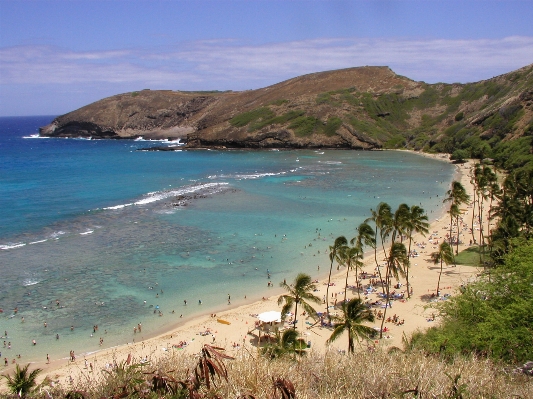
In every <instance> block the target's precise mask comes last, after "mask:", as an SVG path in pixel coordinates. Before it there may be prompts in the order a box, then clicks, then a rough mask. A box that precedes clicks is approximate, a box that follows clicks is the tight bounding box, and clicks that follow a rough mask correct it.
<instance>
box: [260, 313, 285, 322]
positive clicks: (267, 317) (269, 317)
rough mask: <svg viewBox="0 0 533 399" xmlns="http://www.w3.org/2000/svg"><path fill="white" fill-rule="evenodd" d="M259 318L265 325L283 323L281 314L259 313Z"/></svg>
mask: <svg viewBox="0 0 533 399" xmlns="http://www.w3.org/2000/svg"><path fill="white" fill-rule="evenodd" d="M257 318H258V319H259V320H260V321H262V322H263V323H270V322H276V323H279V322H281V312H277V311H275V310H270V311H268V312H263V313H259V314H258V315H257Z"/></svg>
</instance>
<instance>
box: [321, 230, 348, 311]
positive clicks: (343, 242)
mask: <svg viewBox="0 0 533 399" xmlns="http://www.w3.org/2000/svg"><path fill="white" fill-rule="evenodd" d="M347 245H348V240H347V239H346V237H344V236H340V237H337V238H336V239H335V242H334V243H333V245H330V247H329V260H330V261H331V263H330V266H329V276H328V286H327V287H326V313H327V315H328V321H329V320H331V319H330V317H329V285H330V284H331V272H332V270H333V262H334V261H337V263H339V264H340V263H342V259H341V257H340V255H341V252H342V250H343V248H344V247H346V246H347Z"/></svg>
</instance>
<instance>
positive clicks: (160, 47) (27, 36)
mask: <svg viewBox="0 0 533 399" xmlns="http://www.w3.org/2000/svg"><path fill="white" fill-rule="evenodd" d="M532 21H533V1H518V0H501V1H483V0H477V1H471V0H462V1H453V0H451V1H445V0H443V1H437V0H423V1H415V0H409V1H408V0H406V1H399V0H397V1H393V0H388V1H387V0H383V1H371V0H367V1H355V0H354V1H326V0H322V1H320V0H305V1H299V0H283V1H276V0H269V1H261V0H248V1H238V0H233V1H230V0H210V1H208V0H191V1H188V0H166V1H158V0H151V1H141V0H139V1H134V0H131V1H126V0H124V1H113V0H108V1H98V0H91V1H83V0H77V1H74V0H72V1H67V0H63V1H48V0H40V1H37V0H34V1H26V0H0V116H10V115H13V116H15V115H58V114H63V113H66V112H69V111H72V110H74V109H76V108H79V107H81V106H83V105H86V104H88V103H91V102H93V101H97V100H99V99H101V98H103V97H107V96H111V95H114V94H118V93H123V92H128V91H134V90H141V89H146V88H149V89H172V90H247V89H256V88H260V87H265V86H268V85H271V84H274V83H277V82H279V81H282V80H285V79H289V78H292V77H295V76H299V75H302V74H306V73H312V72H318V71H325V70H332V69H339V68H347V67H355V66H362V65H387V66H390V67H391V68H392V69H393V70H394V71H395V72H396V73H398V74H400V75H404V76H407V77H409V78H411V79H414V80H423V81H426V82H428V83H435V82H448V83H453V82H473V81H479V80H482V79H488V78H491V77H493V76H496V75H499V74H502V73H506V72H509V71H512V70H514V69H518V68H520V67H522V66H525V65H528V64H531V63H533V22H532Z"/></svg>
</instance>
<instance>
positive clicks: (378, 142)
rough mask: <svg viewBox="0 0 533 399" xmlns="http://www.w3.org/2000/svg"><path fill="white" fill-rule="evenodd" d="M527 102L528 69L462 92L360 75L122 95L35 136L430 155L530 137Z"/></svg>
mask: <svg viewBox="0 0 533 399" xmlns="http://www.w3.org/2000/svg"><path fill="white" fill-rule="evenodd" d="M532 97H533V65H530V66H527V67H524V68H522V69H520V70H517V71H514V72H510V73H508V74H505V75H501V76H498V77H495V78H493V79H490V80H486V81H482V82H477V83H469V84H426V83H424V82H415V81H413V80H410V79H408V78H406V77H403V76H399V75H396V74H395V73H394V72H393V71H391V70H390V69H389V68H388V67H360V68H349V69H342V70H336V71H328V72H320V73H314V74H309V75H304V76H300V77H297V78H294V79H290V80H287V81H284V82H281V83H278V84H275V85H273V86H269V87H266V88H262V89H257V90H249V91H242V92H180V91H170V90H168V91H161V90H160V91H154V90H143V91H139V92H132V93H124V94H119V95H116V96H112V97H109V98H105V99H102V100H100V101H97V102H95V103H93V104H90V105H87V106H85V107H82V108H80V109H78V110H75V111H72V112H70V113H68V114H65V115H62V116H59V117H58V118H56V119H55V120H54V121H52V123H51V124H50V125H48V126H45V127H43V128H41V131H40V133H41V135H43V136H51V137H80V136H82V137H89V136H90V137H93V138H117V139H128V138H130V139H131V138H137V137H139V136H143V137H144V138H148V139H156V138H157V139H159V138H170V139H176V138H181V139H186V140H187V147H189V148H200V147H219V148H220V147H225V148H317V147H320V148H352V149H375V148H381V147H391V148H395V147H396V148H398V147H410V148H416V149H423V148H426V149H427V148H431V147H433V146H435V145H437V144H439V145H441V146H445V145H446V143H447V140H448V139H449V137H450V136H453V137H454V138H455V136H456V134H455V133H457V131H459V130H461V129H462V130H465V129H466V130H468V135H470V136H471V135H474V136H475V137H478V138H479V139H480V140H491V139H494V137H496V138H497V139H498V140H506V139H511V138H516V137H521V136H524V135H528V134H530V133H531V132H533V108H532ZM450 129H451V130H454V129H455V130H454V133H453V134H450ZM470 136H469V137H470ZM441 150H446V149H445V148H444V149H441Z"/></svg>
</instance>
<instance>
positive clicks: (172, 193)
mask: <svg viewBox="0 0 533 399" xmlns="http://www.w3.org/2000/svg"><path fill="white" fill-rule="evenodd" d="M228 184H229V183H205V184H199V185H197V186H187V187H182V188H179V189H174V190H165V191H154V192H150V193H147V194H146V195H145V197H144V198H142V199H140V200H138V201H135V202H130V203H128V204H122V205H115V206H108V207H106V208H103V209H106V210H114V209H122V208H125V207H128V206H133V205H146V204H151V203H152V202H157V201H161V200H164V199H166V198H170V197H176V196H178V195H185V194H192V193H195V192H197V191H201V190H206V189H208V190H210V194H216V193H217V192H219V191H220V190H222V188H223V187H224V186H227V185H228Z"/></svg>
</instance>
